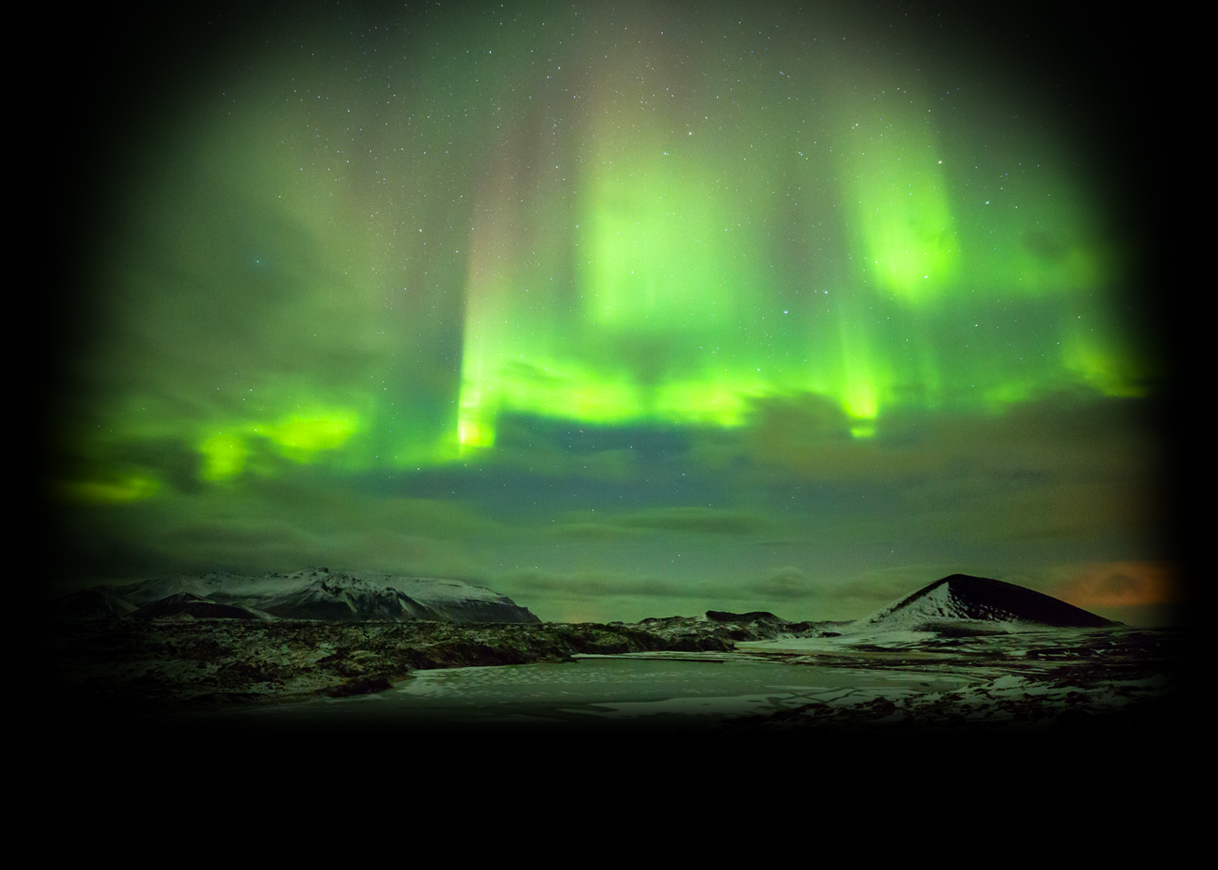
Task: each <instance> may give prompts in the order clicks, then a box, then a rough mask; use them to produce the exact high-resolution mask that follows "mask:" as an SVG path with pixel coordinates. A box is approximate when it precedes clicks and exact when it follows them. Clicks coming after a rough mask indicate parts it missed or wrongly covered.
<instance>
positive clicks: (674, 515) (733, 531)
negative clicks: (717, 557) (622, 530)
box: [617, 507, 768, 535]
mask: <svg viewBox="0 0 1218 870" xmlns="http://www.w3.org/2000/svg"><path fill="white" fill-rule="evenodd" d="M617 523H618V524H619V525H621V526H625V527H627V528H634V529H656V530H659V531H665V532H699V533H703V534H711V535H743V534H748V533H749V532H754V531H758V530H760V529H763V528H765V527H766V526H767V524H768V523H767V521H766V520H765V519H764V518H763V517H761V516H758V515H756V514H753V513H748V512H746V511H729V510H718V509H715V508H702V507H674V508H656V509H654V510H647V511H639V512H637V513H632V514H626V515H624V516H622V517H619V518H618V520H617Z"/></svg>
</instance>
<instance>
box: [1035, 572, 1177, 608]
mask: <svg viewBox="0 0 1218 870" xmlns="http://www.w3.org/2000/svg"><path fill="white" fill-rule="evenodd" d="M1054 588H1055V591H1054V592H1053V593H1052V594H1054V595H1056V596H1058V597H1059V598H1061V599H1062V600H1064V601H1069V602H1070V603H1071V604H1073V605H1075V606H1076V607H1082V608H1084V609H1092V608H1098V607H1137V606H1144V605H1150V604H1178V603H1180V602H1181V601H1182V600H1183V595H1182V590H1181V587H1180V576H1179V569H1178V566H1177V565H1175V564H1174V563H1171V562H1151V561H1145V562H1101V563H1097V564H1091V565H1082V566H1076V567H1072V568H1069V569H1066V576H1065V577H1063V578H1062V579H1061V580H1060V581H1058V583H1057V584H1055V587H1054Z"/></svg>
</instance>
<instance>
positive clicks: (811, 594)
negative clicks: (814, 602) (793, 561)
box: [751, 565, 821, 601]
mask: <svg viewBox="0 0 1218 870" xmlns="http://www.w3.org/2000/svg"><path fill="white" fill-rule="evenodd" d="M751 591H753V592H754V593H756V594H757V595H760V596H762V597H765V598H772V599H774V600H775V601H797V600H801V599H804V598H815V597H818V596H819V595H820V594H821V591H820V590H819V589H817V588H816V586H815V585H814V584H813V583H812V581H811V580H810V578H809V577H808V575H807V574H805V573H804V572H803V571H801V570H800V569H798V568H795V567H792V566H790V565H787V566H786V567H783V568H776V569H774V570H773V571H771V572H770V573H769V574H767V575H766V576H765V577H762V578H761V579H760V580H757V581H756V582H754V583H753V584H752V587H751Z"/></svg>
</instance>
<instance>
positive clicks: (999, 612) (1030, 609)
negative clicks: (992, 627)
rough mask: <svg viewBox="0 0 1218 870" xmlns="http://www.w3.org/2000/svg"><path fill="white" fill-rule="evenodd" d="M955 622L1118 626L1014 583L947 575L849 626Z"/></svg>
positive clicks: (914, 626)
mask: <svg viewBox="0 0 1218 870" xmlns="http://www.w3.org/2000/svg"><path fill="white" fill-rule="evenodd" d="M958 622H988V623H1003V622H1008V623H1018V624H1022V625H1044V626H1054V627H1058V628H1102V627H1104V626H1113V625H1120V623H1118V622H1112V621H1111V620H1108V619H1104V618H1103V617H1102V616H1096V615H1095V614H1094V613H1089V612H1088V611H1086V610H1083V609H1081V608H1078V607H1075V606H1074V605H1073V604H1067V603H1066V602H1064V601H1061V600H1060V599H1057V598H1053V597H1052V596H1049V595H1044V594H1043V593H1040V592H1036V591H1034V590H1032V589H1027V588H1025V587H1023V586H1016V585H1015V584H1014V583H1004V582H1003V581H1001V580H991V579H989V578H988V577H970V576H969V575H967V574H953V575H951V576H950V577H944V578H943V579H942V580H936V581H935V582H934V583H931V584H930V585H929V586H924V587H923V588H921V589H919V590H918V591H917V592H914V593H913V594H912V595H907V596H905V597H904V598H902V599H901V600H900V601H898V602H896V603H895V604H892V605H890V606H888V607H885V608H884V609H883V610H881V611H879V612H878V613H876V614H874V615H873V616H871V617H869V618H867V619H861V620H859V621H858V622H857V623H855V626H854V627H855V628H856V629H857V628H883V629H898V630H900V629H905V630H915V629H919V628H925V627H932V626H934V625H936V624H942V623H958Z"/></svg>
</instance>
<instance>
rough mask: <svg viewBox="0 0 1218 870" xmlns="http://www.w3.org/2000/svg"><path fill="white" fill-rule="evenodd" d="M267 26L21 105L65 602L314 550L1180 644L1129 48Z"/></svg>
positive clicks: (699, 601) (337, 22) (301, 17)
mask: <svg viewBox="0 0 1218 870" xmlns="http://www.w3.org/2000/svg"><path fill="white" fill-rule="evenodd" d="M733 6H734V8H733ZM289 8H291V10H292V11H291V12H287V11H283V12H279V11H272V12H258V13H250V12H247V11H233V10H229V9H225V8H220V7H208V8H197V9H193V10H191V11H190V12H189V13H185V14H177V15H175V17H172V18H169V17H165V18H160V19H147V18H142V17H137V16H135V15H134V14H131V13H127V14H128V16H129V17H128V18H127V19H125V20H118V21H113V20H110V19H102V18H100V17H99V18H98V19H95V20H87V21H84V22H75V24H74V26H75V27H76V28H77V32H78V34H83V33H84V32H85V31H87V30H89V29H90V28H94V29H97V30H98V32H99V37H100V35H101V34H102V33H104V34H107V35H106V37H105V38H104V39H103V38H99V39H98V40H94V41H92V42H91V47H89V48H86V49H85V51H84V54H82V55H80V56H77V57H73V58H71V59H70V60H69V61H68V62H67V64H68V66H67V69H66V71H65V72H64V74H63V81H64V82H65V85H64V86H63V87H62V88H61V89H60V92H59V93H57V94H50V95H47V99H48V100H50V101H51V103H52V108H51V109H50V110H49V112H50V113H51V114H54V115H55V116H56V117H58V118H59V119H60V120H59V121H57V122H55V123H54V125H53V126H52V128H51V129H52V130H53V131H54V134H55V135H54V136H53V137H52V138H54V140H55V146H54V147H55V150H54V151H53V153H54V154H55V155H57V156H58V158H59V160H58V165H59V166H60V167H61V176H60V177H59V179H58V182H59V184H60V185H61V188H60V190H61V193H60V197H59V206H58V215H57V216H56V220H55V221H54V222H53V224H52V226H53V227H54V228H55V232H56V235H57V236H58V238H59V242H60V243H61V248H62V250H63V252H64V256H63V257H62V258H60V259H61V261H62V264H63V265H62V269H61V274H60V279H61V280H60V284H61V285H62V292H58V293H55V294H54V295H53V296H52V297H51V300H52V304H51V305H50V306H49V310H50V313H51V317H50V320H49V323H50V332H49V334H50V340H49V341H48V342H47V355H48V357H49V360H48V363H47V370H48V371H50V372H52V374H51V376H50V377H49V379H48V389H47V390H45V391H44V392H45V393H46V399H47V401H46V406H47V414H46V415H45V417H46V420H47V425H46V427H45V428H46V433H47V434H46V437H45V439H44V442H45V445H46V446H47V448H48V449H47V451H46V453H47V457H48V458H47V464H46V466H45V468H46V471H45V474H44V484H45V486H44V490H45V493H46V495H47V498H48V499H49V500H50V502H51V504H52V509H51V512H50V514H49V516H50V517H51V525H50V528H51V531H52V534H53V536H54V537H53V538H52V541H53V545H52V548H51V549H52V556H53V557H54V559H55V560H57V561H56V562H55V565H56V567H55V569H54V570H55V572H56V573H57V574H58V576H59V579H60V585H62V586H63V587H65V588H79V587H80V586H84V585H91V584H93V583H98V582H130V581H133V580H139V579H144V578H147V577H152V576H158V575H162V574H170V573H177V572H204V571H211V570H231V571H238V572H245V573H261V572H264V571H273V570H296V569H298V568H301V567H305V566H309V565H313V566H327V567H330V568H331V569H332V570H333V569H340V568H345V569H349V570H354V571H361V570H363V571H377V572H390V573H403V574H415V575H422V576H437V577H455V578H460V579H463V580H466V581H469V582H474V583H478V584H480V585H487V586H490V587H491V588H493V589H495V590H497V591H500V592H504V593H506V594H508V595H510V596H512V597H513V598H514V599H515V600H516V601H517V602H518V603H520V604H523V605H525V606H528V607H529V608H531V609H532V610H533V612H534V613H536V614H537V615H538V616H540V617H541V618H542V619H546V620H570V621H575V620H598V621H608V620H613V619H625V620H636V619H639V618H642V617H646V616H667V615H673V614H678V613H679V614H686V615H691V614H695V613H699V612H701V611H704V610H706V609H708V608H714V609H727V610H737V611H744V610H754V609H763V610H772V611H774V612H777V613H779V614H780V615H782V616H785V617H787V618H790V619H849V618H854V617H858V616H863V615H866V614H867V613H869V612H871V611H873V610H875V609H876V608H878V607H880V606H882V605H884V604H886V603H888V602H889V601H891V600H893V599H894V598H896V597H898V596H900V595H902V594H904V593H906V592H909V591H912V590H913V589H915V588H917V587H919V586H922V585H925V584H926V583H929V582H931V581H933V580H935V579H938V578H939V577H942V576H945V575H946V574H950V573H954V572H964V573H970V574H977V575H981V576H989V577H995V578H998V579H1003V580H1007V581H1010V582H1015V583H1021V584H1023V585H1027V586H1030V587H1032V588H1035V589H1038V590H1041V591H1044V592H1047V593H1049V594H1053V595H1057V596H1059V597H1062V598H1064V599H1065V600H1067V601H1070V602H1071V603H1073V604H1076V605H1078V606H1081V607H1084V608H1087V609H1089V610H1093V611H1095V612H1098V613H1100V614H1103V615H1105V616H1109V617H1111V618H1116V619H1121V620H1124V621H1127V622H1131V623H1135V624H1147V625H1150V624H1159V623H1162V622H1163V621H1165V620H1168V619H1169V618H1170V616H1169V614H1170V613H1172V612H1173V611H1172V608H1171V605H1172V603H1173V602H1174V601H1177V600H1178V599H1179V595H1180V593H1179V589H1178V582H1179V578H1178V573H1179V572H1178V569H1177V568H1176V567H1175V564H1176V560H1177V558H1178V554H1177V553H1176V552H1175V551H1174V549H1173V545H1172V543H1171V540H1172V538H1171V535H1169V534H1167V533H1166V528H1167V526H1169V525H1170V523H1171V520H1172V508H1171V507H1170V504H1169V502H1170V501H1171V499H1170V489H1171V487H1170V483H1171V479H1172V478H1171V475H1172V469H1171V463H1170V462H1169V454H1170V451H1169V450H1168V447H1167V442H1166V438H1167V436H1166V435H1165V434H1164V430H1165V426H1164V423H1163V418H1164V416H1165V415H1163V413H1162V411H1161V409H1162V408H1163V407H1164V403H1165V401H1166V398H1167V396H1168V395H1169V393H1170V390H1169V380H1168V379H1169V375H1170V372H1169V366H1168V363H1167V359H1166V353H1165V351H1164V347H1165V346H1166V342H1165V341H1164V340H1163V334H1162V328H1161V322H1162V318H1161V317H1160V316H1159V312H1158V309H1157V308H1156V305H1155V301H1156V300H1157V299H1158V298H1159V291H1160V289H1161V288H1160V283H1161V282H1162V279H1161V278H1159V277H1156V276H1157V274H1158V273H1157V268H1158V262H1157V258H1158V257H1159V251H1158V250H1157V249H1156V246H1155V244H1154V238H1153V234H1152V231H1151V228H1152V223H1153V222H1152V220H1151V219H1150V218H1149V217H1148V216H1147V212H1148V211H1149V210H1150V209H1151V200H1152V199H1153V196H1154V189H1155V181H1154V169H1153V166H1154V161H1153V157H1154V155H1153V152H1152V150H1151V149H1150V148H1149V146H1148V144H1147V143H1148V142H1149V139H1150V137H1149V135H1148V134H1147V133H1146V125H1147V124H1149V123H1150V120H1149V119H1148V117H1147V115H1146V114H1145V113H1146V112H1147V111H1149V110H1148V109H1147V108H1146V103H1147V101H1148V91H1150V90H1151V89H1152V86H1151V84H1150V83H1149V82H1147V81H1141V82H1139V81H1136V80H1135V79H1136V75H1134V74H1131V72H1130V71H1129V69H1128V65H1127V60H1128V59H1127V56H1126V55H1125V54H1124V53H1123V52H1121V51H1118V48H1117V47H1115V45H1114V42H1113V39H1114V37H1119V38H1120V39H1123V40H1125V41H1126V42H1128V40H1130V39H1132V38H1133V37H1134V34H1131V33H1119V34H1117V33H1114V31H1113V30H1112V27H1113V26H1114V25H1108V27H1109V29H1108V30H1103V29H1101V30H1096V29H1095V28H1094V26H1093V23H1091V22H1088V21H1086V20H1085V19H1084V18H1083V16H1082V13H1081V11H1080V12H1079V13H1078V14H1077V15H1076V14H1072V12H1071V9H1070V6H1069V4H1064V5H1063V4H1056V5H1051V4H1042V5H1034V6H1033V7H1030V8H1025V9H1024V11H1022V12H1021V13H1019V14H1018V15H1016V16H1014V17H1012V18H1003V17H1001V16H998V15H996V14H991V15H990V16H988V17H986V16H985V15H983V14H982V13H980V12H977V11H973V12H972V13H968V14H962V13H960V12H959V11H958V10H956V9H955V8H954V7H952V6H950V5H944V4H880V3H872V4H867V3H856V4H842V5H840V6H833V5H823V4H804V5H802V6H801V5H800V4H794V3H782V4H769V3H760V2H758V3H746V4H734V5H733V4H724V3H711V4H697V3H632V2H631V3H618V4H613V3H583V2H577V3H553V4H545V3H529V4H511V3H504V4H503V5H499V4H484V3H483V4H480V3H465V4H463V3H455V2H453V3H450V2H445V3H442V4H441V3H411V4H336V3H325V4H321V3H318V4H294V5H291V6H290V7H289ZM970 16H971V17H970ZM1142 36H1143V38H1145V39H1151V38H1152V34H1144V35H1142ZM1121 44H1125V43H1121Z"/></svg>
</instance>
